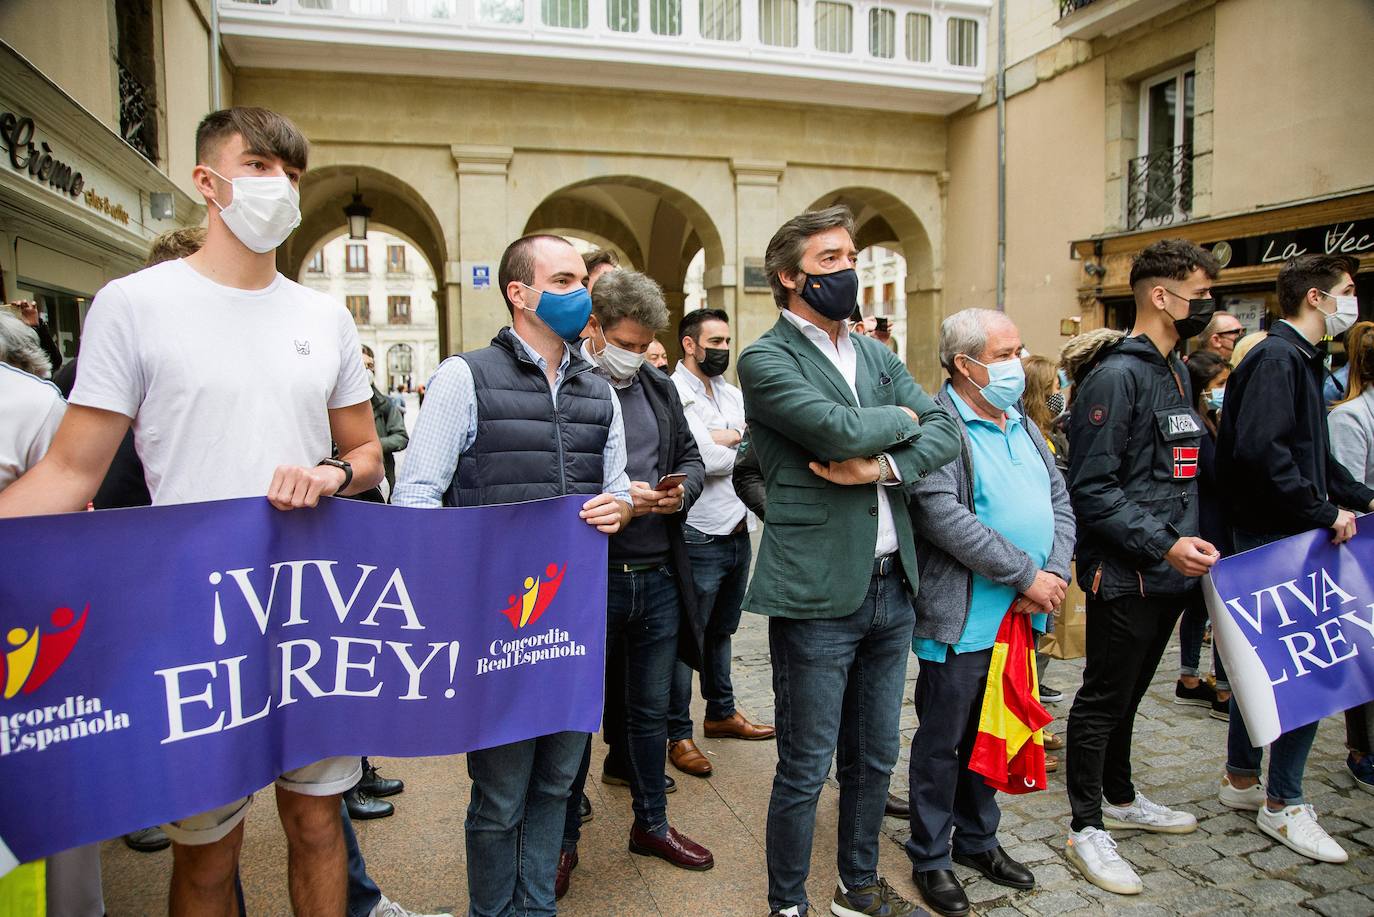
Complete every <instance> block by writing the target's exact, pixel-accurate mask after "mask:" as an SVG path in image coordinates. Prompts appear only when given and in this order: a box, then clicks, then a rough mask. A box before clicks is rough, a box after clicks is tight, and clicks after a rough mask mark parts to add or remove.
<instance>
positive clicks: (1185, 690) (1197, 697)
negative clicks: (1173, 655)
mask: <svg viewBox="0 0 1374 917" xmlns="http://www.w3.org/2000/svg"><path fill="white" fill-rule="evenodd" d="M1216 702H1217V689H1216V688H1213V687H1212V686H1211V685H1209V684H1207V682H1205V681H1199V682H1198V683H1197V687H1196V688H1190V687H1188V686H1187V685H1185V684H1184V683H1183V680H1182V679H1179V680H1178V682H1176V683H1175V684H1174V703H1176V704H1180V705H1182V706H1184V707H1212V706H1213V705H1214V704H1216Z"/></svg>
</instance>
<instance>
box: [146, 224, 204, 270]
mask: <svg viewBox="0 0 1374 917" xmlns="http://www.w3.org/2000/svg"><path fill="white" fill-rule="evenodd" d="M204 244H205V227H204V226H185V227H182V228H181V229H169V230H167V231H166V232H164V233H162V234H161V235H160V236H158V237H157V238H156V239H154V240H153V247H152V248H151V249H149V250H148V260H147V261H145V262H143V266H144V267H152V266H153V265H154V264H161V263H162V262H164V261H175V260H177V259H178V258H185V257H186V256H187V255H194V254H195V253H196V252H198V251H200V248H201V246H202V245H204Z"/></svg>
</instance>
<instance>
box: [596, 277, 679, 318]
mask: <svg viewBox="0 0 1374 917" xmlns="http://www.w3.org/2000/svg"><path fill="white" fill-rule="evenodd" d="M592 314H593V315H595V316H596V320H597V321H598V322H600V323H601V330H602V331H609V330H610V329H611V328H612V327H614V326H615V324H616V322H619V321H621V320H623V319H627V318H628V319H630V320H632V321H636V322H639V323H640V324H641V325H643V326H644V327H645V328H648V329H650V330H651V331H653V333H654V334H660V333H661V332H662V331H663V330H664V329H665V328H667V327H668V306H667V304H666V303H665V302H664V301H663V288H662V287H661V286H659V285H658V281H656V280H654V279H653V278H652V277H650V276H648V275H647V274H641V273H640V272H639V271H612V272H611V273H609V274H607V275H606V276H604V277H602V278H601V279H600V280H598V281H597V282H596V286H594V287H592Z"/></svg>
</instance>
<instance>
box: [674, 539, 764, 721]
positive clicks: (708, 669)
mask: <svg viewBox="0 0 1374 917" xmlns="http://www.w3.org/2000/svg"><path fill="white" fill-rule="evenodd" d="M682 537H683V539H684V540H685V541H686V542H687V556H688V557H690V558H691V560H692V584H693V585H694V586H695V587H696V593H697V604H698V605H699V606H700V607H701V608H702V609H703V610H704V612H705V613H706V615H707V617H706V636H705V640H704V641H703V645H702V648H701V696H702V698H703V699H704V700H705V701H706V718H707V719H708V720H728V719H729V718H730V717H732V716H734V715H735V689H734V686H733V685H732V684H731V682H730V638H731V637H733V636H734V635H735V631H736V630H738V629H739V616H740V606H741V605H743V604H744V593H745V590H746V589H747V588H748V586H749V559H750V554H751V549H750V547H749V533H748V532H740V533H739V534H737V535H707V534H706V533H705V532H701V531H698V530H697V529H694V528H692V527H691V526H690V525H684V526H683V527H682ZM691 708H692V669H691V667H689V666H688V665H687V664H686V663H685V662H679V663H678V664H677V666H676V669H675V671H674V672H673V691H672V696H671V698H670V700H669V702H668V741H670V742H676V741H678V740H679V739H690V738H691V737H692V709H691Z"/></svg>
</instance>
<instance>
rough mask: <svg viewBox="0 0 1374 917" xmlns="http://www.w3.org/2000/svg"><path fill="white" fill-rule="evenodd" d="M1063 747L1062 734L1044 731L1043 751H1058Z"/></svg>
mask: <svg viewBox="0 0 1374 917" xmlns="http://www.w3.org/2000/svg"><path fill="white" fill-rule="evenodd" d="M1063 747H1064V738H1063V736H1057V735H1055V734H1054V733H1052V732H1047V733H1045V751H1059V750H1060V749H1061V748H1063Z"/></svg>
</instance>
